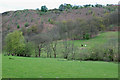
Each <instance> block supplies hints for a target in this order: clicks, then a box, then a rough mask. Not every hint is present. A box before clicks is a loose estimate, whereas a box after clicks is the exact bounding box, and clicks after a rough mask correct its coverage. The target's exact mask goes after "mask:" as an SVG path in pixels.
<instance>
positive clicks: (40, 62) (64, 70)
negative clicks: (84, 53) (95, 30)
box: [2, 56, 118, 78]
mask: <svg viewBox="0 0 120 80" xmlns="http://www.w3.org/2000/svg"><path fill="white" fill-rule="evenodd" d="M9 57H11V58H13V59H9ZM2 67H3V69H2V76H3V78H117V77H118V64H117V63H113V62H102V61H77V60H76V61H73V60H70V61H69V60H65V59H60V58H56V59H54V58H25V57H15V56H3V63H2Z"/></svg>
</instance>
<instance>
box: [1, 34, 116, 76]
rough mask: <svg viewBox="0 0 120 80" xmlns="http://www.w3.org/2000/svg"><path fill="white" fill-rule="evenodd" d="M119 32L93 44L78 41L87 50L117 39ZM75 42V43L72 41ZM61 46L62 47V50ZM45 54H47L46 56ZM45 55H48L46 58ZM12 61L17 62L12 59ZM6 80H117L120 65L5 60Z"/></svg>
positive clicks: (6, 58)
mask: <svg viewBox="0 0 120 80" xmlns="http://www.w3.org/2000/svg"><path fill="white" fill-rule="evenodd" d="M117 37H118V32H105V33H101V34H99V35H98V36H97V37H95V38H92V39H90V40H75V41H74V44H75V45H76V46H79V47H81V44H84V45H85V44H87V46H86V48H91V47H93V46H96V44H98V43H99V44H104V43H106V42H108V40H109V39H112V38H113V39H114V38H115V39H117ZM70 42H71V41H70ZM60 45H61V44H58V48H59V46H60ZM42 54H43V53H42ZM43 55H44V54H43ZM9 57H11V58H13V59H9ZM2 59H3V63H2V77H3V78H117V77H118V64H117V63H113V62H102V61H77V60H76V61H68V60H65V59H60V58H56V59H54V58H34V57H31V58H26V57H16V56H2Z"/></svg>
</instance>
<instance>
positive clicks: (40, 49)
mask: <svg viewBox="0 0 120 80" xmlns="http://www.w3.org/2000/svg"><path fill="white" fill-rule="evenodd" d="M40 53H41V48H39V57H40Z"/></svg>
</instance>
